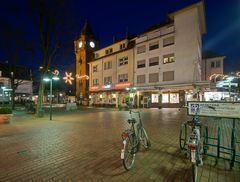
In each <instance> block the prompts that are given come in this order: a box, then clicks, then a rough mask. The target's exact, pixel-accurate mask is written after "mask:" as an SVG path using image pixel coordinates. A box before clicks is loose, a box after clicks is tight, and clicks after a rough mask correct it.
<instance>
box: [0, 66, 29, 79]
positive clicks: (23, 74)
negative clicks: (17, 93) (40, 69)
mask: <svg viewBox="0 0 240 182" xmlns="http://www.w3.org/2000/svg"><path fill="white" fill-rule="evenodd" d="M0 71H1V72H2V75H1V76H2V77H6V78H10V77H11V72H14V74H15V78H16V79H20V80H32V75H31V70H30V69H28V68H26V67H23V66H16V67H15V66H13V65H11V64H7V63H3V62H0Z"/></svg>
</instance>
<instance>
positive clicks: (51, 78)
mask: <svg viewBox="0 0 240 182" xmlns="http://www.w3.org/2000/svg"><path fill="white" fill-rule="evenodd" d="M59 79H60V78H59V77H58V76H57V75H52V76H50V77H44V78H43V81H45V82H50V120H52V80H54V81H57V80H59Z"/></svg>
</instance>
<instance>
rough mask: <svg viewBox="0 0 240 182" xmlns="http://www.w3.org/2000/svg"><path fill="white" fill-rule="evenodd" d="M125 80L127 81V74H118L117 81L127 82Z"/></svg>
mask: <svg viewBox="0 0 240 182" xmlns="http://www.w3.org/2000/svg"><path fill="white" fill-rule="evenodd" d="M127 81H128V74H121V75H118V82H127Z"/></svg>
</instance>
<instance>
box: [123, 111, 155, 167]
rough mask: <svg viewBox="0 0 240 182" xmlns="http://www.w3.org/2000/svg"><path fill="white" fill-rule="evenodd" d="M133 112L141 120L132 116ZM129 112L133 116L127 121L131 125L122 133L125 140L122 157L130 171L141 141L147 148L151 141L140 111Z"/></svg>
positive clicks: (124, 164)
mask: <svg viewBox="0 0 240 182" xmlns="http://www.w3.org/2000/svg"><path fill="white" fill-rule="evenodd" d="M132 113H135V114H137V115H138V121H139V122H137V120H136V119H135V118H133V117H132ZM129 114H130V117H131V118H130V119H128V120H127V121H128V123H129V124H130V125H131V127H130V129H127V130H125V131H124V132H123V133H122V140H123V142H122V148H121V159H122V162H123V166H124V168H125V169H126V170H127V171H129V170H130V169H131V168H132V167H133V165H134V161H135V155H136V153H137V152H138V151H139V148H140V143H141V142H142V144H143V147H144V148H145V149H149V148H150V147H151V142H150V140H149V138H148V135H147V133H146V131H145V129H144V126H143V123H142V119H141V114H140V111H132V110H130V111H129ZM135 124H136V126H135Z"/></svg>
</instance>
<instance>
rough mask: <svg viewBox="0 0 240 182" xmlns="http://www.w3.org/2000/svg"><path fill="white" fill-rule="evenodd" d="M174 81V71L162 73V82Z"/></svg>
mask: <svg viewBox="0 0 240 182" xmlns="http://www.w3.org/2000/svg"><path fill="white" fill-rule="evenodd" d="M173 80H174V71H166V72H163V81H173Z"/></svg>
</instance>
